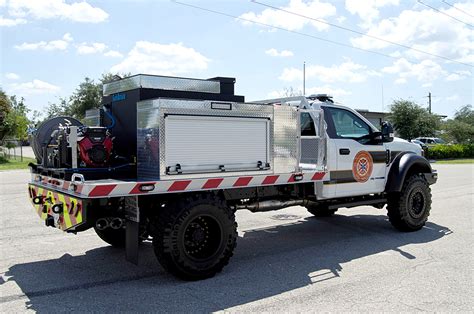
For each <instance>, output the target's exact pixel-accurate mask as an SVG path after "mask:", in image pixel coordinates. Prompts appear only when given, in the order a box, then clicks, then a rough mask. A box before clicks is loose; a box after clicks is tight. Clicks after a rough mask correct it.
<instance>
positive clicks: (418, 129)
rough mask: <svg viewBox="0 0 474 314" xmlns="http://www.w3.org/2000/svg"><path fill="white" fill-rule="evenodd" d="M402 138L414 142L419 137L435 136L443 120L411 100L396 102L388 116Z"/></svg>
mask: <svg viewBox="0 0 474 314" xmlns="http://www.w3.org/2000/svg"><path fill="white" fill-rule="evenodd" d="M388 119H389V121H390V122H392V124H393V127H394V128H395V130H396V131H397V133H398V134H399V135H400V137H402V138H404V139H407V140H412V139H414V138H416V137H419V136H434V135H436V131H438V130H439V128H440V124H441V118H440V117H439V116H437V115H435V114H431V113H429V112H428V110H426V109H424V108H422V107H421V106H420V105H418V104H416V103H414V102H412V101H409V100H403V99H400V100H396V101H394V102H393V104H392V105H391V108H390V114H389V116H388Z"/></svg>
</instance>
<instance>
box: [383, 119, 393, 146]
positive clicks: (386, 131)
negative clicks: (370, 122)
mask: <svg viewBox="0 0 474 314" xmlns="http://www.w3.org/2000/svg"><path fill="white" fill-rule="evenodd" d="M382 141H383V142H392V141H393V127H392V125H391V124H390V122H388V121H384V122H382Z"/></svg>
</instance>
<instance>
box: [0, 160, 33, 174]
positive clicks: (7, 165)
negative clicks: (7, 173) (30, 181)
mask: <svg viewBox="0 0 474 314" xmlns="http://www.w3.org/2000/svg"><path fill="white" fill-rule="evenodd" d="M34 161H35V159H34V158H27V157H23V161H20V157H16V159H13V158H12V159H5V158H3V157H0V171H2V170H13V169H28V164H29V163H30V162H34Z"/></svg>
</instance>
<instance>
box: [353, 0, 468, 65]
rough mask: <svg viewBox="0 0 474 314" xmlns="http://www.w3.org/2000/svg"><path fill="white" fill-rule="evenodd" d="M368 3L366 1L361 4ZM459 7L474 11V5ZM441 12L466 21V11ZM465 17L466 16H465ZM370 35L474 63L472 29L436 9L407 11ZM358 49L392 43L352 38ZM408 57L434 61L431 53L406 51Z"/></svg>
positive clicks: (383, 24)
mask: <svg viewBox="0 0 474 314" xmlns="http://www.w3.org/2000/svg"><path fill="white" fill-rule="evenodd" d="M359 2H361V3H362V2H364V3H365V1H359ZM456 7H458V8H460V9H462V10H465V11H466V12H473V11H474V2H471V3H458V4H456ZM440 10H441V11H442V12H444V13H446V14H449V15H451V16H454V17H457V16H459V18H462V17H461V16H460V15H461V14H462V12H459V11H458V10H456V9H454V8H449V9H447V10H444V9H442V8H440ZM464 18H465V17H464ZM367 34H369V35H371V36H375V37H378V38H383V39H386V40H388V41H392V42H397V43H403V44H404V45H406V46H410V47H413V48H416V49H418V50H422V51H427V52H429V53H432V54H436V55H440V56H444V57H447V58H451V59H455V60H457V61H460V62H465V63H470V62H474V32H472V30H471V29H470V28H469V26H467V25H465V24H462V23H459V22H455V21H453V20H452V19H451V18H449V17H447V16H445V15H443V14H440V13H439V12H436V11H434V10H431V9H430V10H422V11H414V10H404V11H402V12H401V13H400V15H399V16H397V17H393V18H388V19H384V20H381V21H380V22H379V23H378V24H377V25H374V26H373V27H371V28H370V29H369V30H368V32H367ZM351 42H352V44H353V45H354V46H356V47H359V48H363V49H385V48H387V47H391V46H392V45H391V44H390V43H388V42H384V41H380V40H376V39H373V38H369V37H365V36H361V37H356V38H351ZM403 53H404V54H405V56H408V57H410V58H416V59H419V60H424V59H427V58H428V59H433V58H434V57H433V56H429V55H427V54H424V53H421V52H417V51H413V50H406V51H404V52H403Z"/></svg>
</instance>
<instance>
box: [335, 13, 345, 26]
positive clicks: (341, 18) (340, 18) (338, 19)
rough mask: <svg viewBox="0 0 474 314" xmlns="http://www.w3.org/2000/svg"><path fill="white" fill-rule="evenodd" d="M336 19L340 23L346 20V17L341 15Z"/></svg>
mask: <svg viewBox="0 0 474 314" xmlns="http://www.w3.org/2000/svg"><path fill="white" fill-rule="evenodd" d="M336 20H337V21H338V22H339V24H342V23H344V22H345V21H346V17H345V16H343V15H341V16H339V17H338V18H336Z"/></svg>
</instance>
